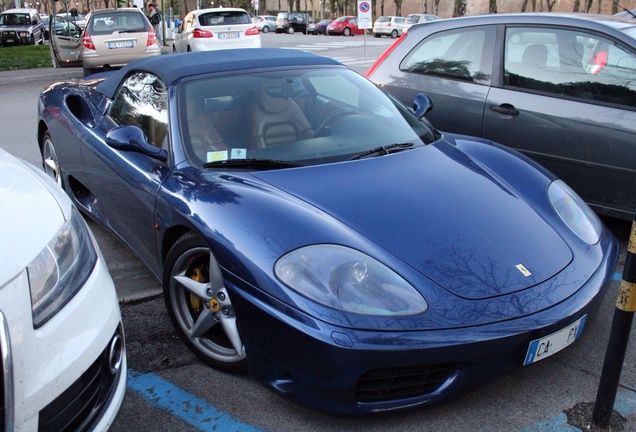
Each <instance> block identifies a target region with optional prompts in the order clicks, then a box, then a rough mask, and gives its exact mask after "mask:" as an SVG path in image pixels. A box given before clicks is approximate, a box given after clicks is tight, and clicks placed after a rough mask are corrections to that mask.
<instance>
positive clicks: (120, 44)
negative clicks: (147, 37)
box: [106, 41, 135, 49]
mask: <svg viewBox="0 0 636 432" xmlns="http://www.w3.org/2000/svg"><path fill="white" fill-rule="evenodd" d="M106 46H107V47H108V49H117V48H133V47H134V46H135V41H117V42H108V43H107V45H106Z"/></svg>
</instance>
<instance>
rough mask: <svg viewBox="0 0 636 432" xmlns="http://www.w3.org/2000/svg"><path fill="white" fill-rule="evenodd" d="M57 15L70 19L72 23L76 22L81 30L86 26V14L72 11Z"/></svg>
mask: <svg viewBox="0 0 636 432" xmlns="http://www.w3.org/2000/svg"><path fill="white" fill-rule="evenodd" d="M57 15H58V16H60V17H62V18H66V20H67V21H70V22H72V23H73V24H76V25H77V26H78V27H79V28H81V29H82V30H84V28H85V27H86V16H84V15H82V14H78V13H73V12H63V13H60V14H57Z"/></svg>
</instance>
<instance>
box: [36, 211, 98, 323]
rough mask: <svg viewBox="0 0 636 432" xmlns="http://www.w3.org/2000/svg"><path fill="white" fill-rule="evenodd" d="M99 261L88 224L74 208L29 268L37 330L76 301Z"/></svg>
mask: <svg viewBox="0 0 636 432" xmlns="http://www.w3.org/2000/svg"><path fill="white" fill-rule="evenodd" d="M96 259H97V253H96V252H95V248H94V247H93V243H92V241H91V237H90V234H89V233H88V228H87V227H86V223H84V220H83V219H82V216H81V215H80V214H79V211H78V210H77V209H76V208H75V207H73V212H72V214H71V218H70V219H69V220H68V221H66V223H65V224H64V225H63V226H62V228H61V229H60V230H59V231H58V232H57V234H56V235H55V237H54V238H53V240H51V241H50V242H49V244H48V245H47V246H46V247H45V248H44V249H43V250H42V252H40V254H39V255H38V256H37V257H35V259H34V260H33V261H31V263H30V264H29V266H28V268H27V271H28V274H29V287H30V290H31V307H32V309H33V327H34V328H38V327H40V326H41V325H43V324H44V323H45V322H46V321H48V320H49V319H50V318H51V317H52V316H53V315H55V314H56V313H57V312H58V311H59V310H60V309H62V307H64V305H65V304H66V303H68V301H69V300H70V299H71V298H73V296H74V295H75V294H76V293H77V292H78V291H79V289H80V288H81V287H82V286H83V285H84V282H85V281H86V279H88V277H89V276H90V274H91V271H92V270H93V267H94V265H95V261H96Z"/></svg>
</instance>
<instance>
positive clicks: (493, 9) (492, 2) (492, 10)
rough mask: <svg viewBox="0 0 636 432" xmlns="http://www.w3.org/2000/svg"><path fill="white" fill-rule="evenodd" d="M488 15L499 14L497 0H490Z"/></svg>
mask: <svg viewBox="0 0 636 432" xmlns="http://www.w3.org/2000/svg"><path fill="white" fill-rule="evenodd" d="M488 13H489V14H496V13H497V0H490V1H489V4H488Z"/></svg>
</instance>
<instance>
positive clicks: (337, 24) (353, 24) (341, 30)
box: [327, 16, 364, 36]
mask: <svg viewBox="0 0 636 432" xmlns="http://www.w3.org/2000/svg"><path fill="white" fill-rule="evenodd" d="M327 34H328V35H343V36H353V35H361V34H364V29H361V28H358V17H356V16H342V17H340V18H338V19H337V20H335V21H334V22H332V23H331V24H329V25H328V26H327Z"/></svg>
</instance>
